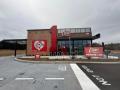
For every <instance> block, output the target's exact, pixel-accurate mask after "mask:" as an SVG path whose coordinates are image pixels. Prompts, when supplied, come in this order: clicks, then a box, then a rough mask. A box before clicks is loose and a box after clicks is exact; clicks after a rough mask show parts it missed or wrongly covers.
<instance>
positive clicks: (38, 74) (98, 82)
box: [0, 57, 120, 90]
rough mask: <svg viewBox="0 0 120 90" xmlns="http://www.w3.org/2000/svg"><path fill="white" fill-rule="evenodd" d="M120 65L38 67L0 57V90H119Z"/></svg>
mask: <svg viewBox="0 0 120 90" xmlns="http://www.w3.org/2000/svg"><path fill="white" fill-rule="evenodd" d="M119 69H120V64H119V63H116V64H115V63H114V64H112V63H109V64H107V63H106V64H103V63H102V64H100V63H98V64H92V63H79V64H77V65H76V64H39V63H25V62H18V61H15V59H14V57H0V90H120V86H119V83H120V77H119V76H120V72H119Z"/></svg>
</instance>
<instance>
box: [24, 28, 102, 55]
mask: <svg viewBox="0 0 120 90" xmlns="http://www.w3.org/2000/svg"><path fill="white" fill-rule="evenodd" d="M27 33H28V35H27V51H26V54H27V55H35V54H40V55H55V54H57V55H61V54H64V55H72V54H76V55H82V54H83V49H84V47H85V46H91V45H92V41H93V40H95V39H98V38H100V34H96V35H94V36H93V35H92V31H91V28H90V27H88V28H62V29H58V28H57V26H52V27H51V28H50V29H32V30H28V32H27Z"/></svg>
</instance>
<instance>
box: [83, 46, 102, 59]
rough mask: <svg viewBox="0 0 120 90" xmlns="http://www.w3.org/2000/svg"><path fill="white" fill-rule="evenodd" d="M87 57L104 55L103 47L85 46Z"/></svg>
mask: <svg viewBox="0 0 120 90" xmlns="http://www.w3.org/2000/svg"><path fill="white" fill-rule="evenodd" d="M84 55H85V56H86V57H103V47H84Z"/></svg>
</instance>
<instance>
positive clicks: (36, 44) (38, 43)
mask: <svg viewBox="0 0 120 90" xmlns="http://www.w3.org/2000/svg"><path fill="white" fill-rule="evenodd" d="M44 46H45V42H44V41H35V42H34V47H35V49H37V50H39V51H40V50H41V49H43V48H44Z"/></svg>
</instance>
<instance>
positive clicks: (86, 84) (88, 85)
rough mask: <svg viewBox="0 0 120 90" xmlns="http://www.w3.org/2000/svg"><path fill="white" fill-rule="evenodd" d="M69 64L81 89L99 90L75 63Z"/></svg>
mask: <svg viewBox="0 0 120 90" xmlns="http://www.w3.org/2000/svg"><path fill="white" fill-rule="evenodd" d="M70 66H71V68H72V70H73V71H74V73H75V75H76V77H77V79H78V82H79V83H80V85H81V87H82V89H83V90H100V89H99V88H98V87H97V86H96V85H95V84H94V83H93V82H92V81H91V80H90V79H89V78H88V77H87V75H86V74H85V73H84V72H83V71H82V70H81V69H80V68H79V67H78V66H77V65H76V64H70Z"/></svg>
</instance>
